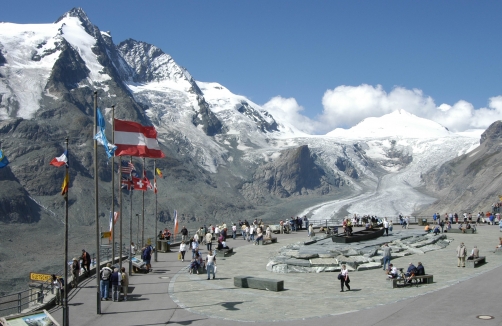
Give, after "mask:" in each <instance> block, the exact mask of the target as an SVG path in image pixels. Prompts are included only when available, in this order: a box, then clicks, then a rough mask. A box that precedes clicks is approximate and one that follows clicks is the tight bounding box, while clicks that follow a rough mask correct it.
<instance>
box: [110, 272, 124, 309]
mask: <svg viewBox="0 0 502 326" xmlns="http://www.w3.org/2000/svg"><path fill="white" fill-rule="evenodd" d="M121 280H122V277H121V274H120V273H119V269H118V268H115V269H114V270H113V273H112V275H111V276H110V282H111V283H112V300H113V302H117V301H120V281H121Z"/></svg>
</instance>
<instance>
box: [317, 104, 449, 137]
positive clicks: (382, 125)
mask: <svg viewBox="0 0 502 326" xmlns="http://www.w3.org/2000/svg"><path fill="white" fill-rule="evenodd" d="M449 134H450V131H449V130H448V128H446V127H444V126H442V125H440V124H439V123H437V122H434V121H432V120H428V119H425V118H420V117H418V116H416V115H414V114H413V113H410V112H408V111H406V110H403V109H399V110H395V111H393V112H391V113H388V114H385V115H383V116H381V117H370V118H366V119H364V120H362V121H361V122H359V123H358V124H357V125H355V126H354V127H352V128H350V129H342V128H336V129H335V130H333V131H331V132H329V133H328V134H327V136H330V137H342V138H351V139H352V138H357V139H359V138H384V137H396V136H397V137H403V138H434V137H444V136H448V135H449Z"/></svg>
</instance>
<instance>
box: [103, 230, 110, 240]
mask: <svg viewBox="0 0 502 326" xmlns="http://www.w3.org/2000/svg"><path fill="white" fill-rule="evenodd" d="M111 236H112V232H111V231H107V232H101V239H104V238H109V237H111Z"/></svg>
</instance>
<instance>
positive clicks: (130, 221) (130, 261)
mask: <svg viewBox="0 0 502 326" xmlns="http://www.w3.org/2000/svg"><path fill="white" fill-rule="evenodd" d="M130 159H131V163H132V156H131V157H130ZM131 173H132V172H131ZM129 177H130V178H131V177H132V176H131V175H129ZM129 204H130V207H129V242H131V243H132V187H131V190H130V191H129ZM137 246H138V241H136V247H137ZM131 258H132V257H129V275H132V260H131Z"/></svg>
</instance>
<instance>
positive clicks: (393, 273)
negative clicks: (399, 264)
mask: <svg viewBox="0 0 502 326" xmlns="http://www.w3.org/2000/svg"><path fill="white" fill-rule="evenodd" d="M387 275H389V278H397V275H398V274H397V268H396V267H395V266H394V265H392V264H389V271H388V272H387Z"/></svg>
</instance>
